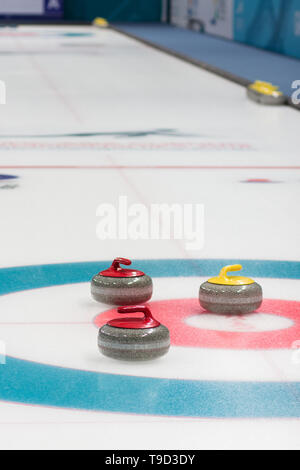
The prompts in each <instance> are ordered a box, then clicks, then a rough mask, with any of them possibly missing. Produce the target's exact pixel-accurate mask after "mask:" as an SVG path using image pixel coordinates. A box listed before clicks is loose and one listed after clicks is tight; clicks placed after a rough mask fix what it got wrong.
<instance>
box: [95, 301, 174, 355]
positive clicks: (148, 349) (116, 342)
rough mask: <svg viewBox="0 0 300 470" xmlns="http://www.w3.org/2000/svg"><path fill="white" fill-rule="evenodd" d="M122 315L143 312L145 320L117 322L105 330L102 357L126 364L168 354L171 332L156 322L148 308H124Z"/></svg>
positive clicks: (101, 335) (100, 339)
mask: <svg viewBox="0 0 300 470" xmlns="http://www.w3.org/2000/svg"><path fill="white" fill-rule="evenodd" d="M118 312H119V313H124V314H126V313H138V312H143V313H144V318H134V317H130V318H116V319H114V320H111V321H109V322H108V323H107V324H106V325H104V326H102V328H100V330H99V335H98V347H99V350H100V352H102V354H104V355H105V356H108V357H112V358H114V359H120V360H124V361H147V360H150V359H156V358H158V357H160V356H163V355H165V354H166V353H167V352H168V350H169V348H170V333H169V330H168V328H166V327H165V326H163V325H161V324H160V323H159V322H158V321H157V320H155V318H153V316H152V314H151V311H150V309H149V308H148V307H146V306H144V305H143V306H135V307H120V308H119V309H118Z"/></svg>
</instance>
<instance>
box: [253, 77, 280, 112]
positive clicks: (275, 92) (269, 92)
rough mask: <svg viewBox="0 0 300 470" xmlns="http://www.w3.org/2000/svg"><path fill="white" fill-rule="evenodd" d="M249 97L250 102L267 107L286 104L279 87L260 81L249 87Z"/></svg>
mask: <svg viewBox="0 0 300 470" xmlns="http://www.w3.org/2000/svg"><path fill="white" fill-rule="evenodd" d="M247 95H248V98H250V100H252V101H255V102H256V103H260V104H265V105H271V106H279V105H283V104H285V102H286V97H285V96H284V94H283V93H282V92H281V91H280V90H279V87H278V86H274V85H272V83H268V82H261V81H259V80H257V81H256V82H254V83H252V84H251V85H249V86H248V87H247Z"/></svg>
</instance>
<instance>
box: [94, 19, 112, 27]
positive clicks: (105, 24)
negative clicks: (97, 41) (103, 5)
mask: <svg viewBox="0 0 300 470" xmlns="http://www.w3.org/2000/svg"><path fill="white" fill-rule="evenodd" d="M93 26H96V27H97V28H107V27H108V21H107V20H106V19H105V18H100V17H98V18H95V19H94V21H93Z"/></svg>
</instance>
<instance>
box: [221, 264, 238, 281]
mask: <svg viewBox="0 0 300 470" xmlns="http://www.w3.org/2000/svg"><path fill="white" fill-rule="evenodd" d="M241 269H243V266H242V265H241V264H232V265H230V266H224V268H222V269H221V271H220V274H219V278H220V280H221V279H224V280H225V281H229V279H230V278H229V277H228V276H227V273H228V272H231V271H241Z"/></svg>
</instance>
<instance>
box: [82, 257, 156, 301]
mask: <svg viewBox="0 0 300 470" xmlns="http://www.w3.org/2000/svg"><path fill="white" fill-rule="evenodd" d="M120 264H124V265H125V266H130V265H131V261H130V260H129V259H125V258H116V259H115V260H114V261H113V263H112V265H111V267H110V268H109V269H106V270H105V271H102V272H100V273H99V274H96V276H94V277H93V279H92V282H91V294H92V297H93V298H94V299H95V300H96V301H97V302H102V303H105V304H109V305H117V306H119V305H138V304H141V303H144V302H147V301H148V300H150V299H151V297H152V292H153V284H152V279H151V277H149V276H147V275H146V274H145V273H143V272H142V271H137V270H133V269H125V268H121V266H120Z"/></svg>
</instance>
